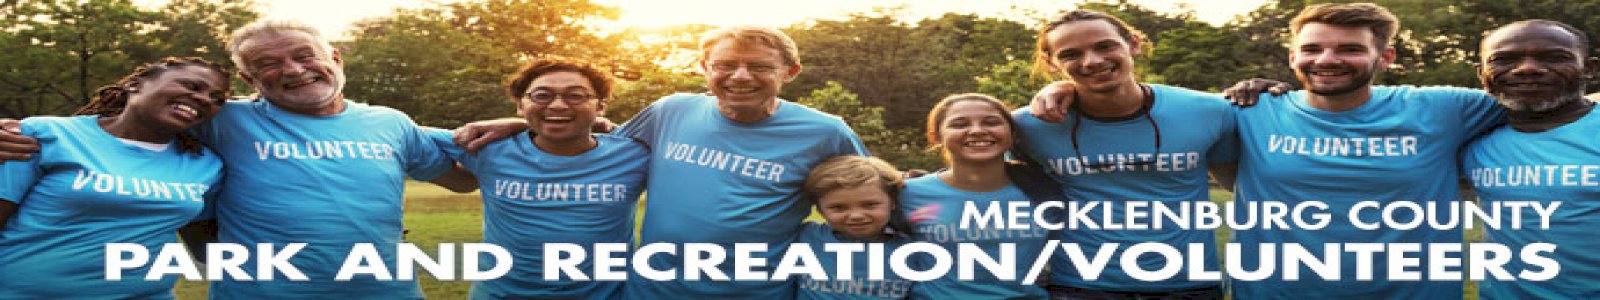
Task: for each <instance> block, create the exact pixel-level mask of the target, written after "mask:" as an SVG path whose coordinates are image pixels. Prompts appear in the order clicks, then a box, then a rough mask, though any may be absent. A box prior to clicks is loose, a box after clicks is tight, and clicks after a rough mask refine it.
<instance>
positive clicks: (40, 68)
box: [0, 0, 1600, 168]
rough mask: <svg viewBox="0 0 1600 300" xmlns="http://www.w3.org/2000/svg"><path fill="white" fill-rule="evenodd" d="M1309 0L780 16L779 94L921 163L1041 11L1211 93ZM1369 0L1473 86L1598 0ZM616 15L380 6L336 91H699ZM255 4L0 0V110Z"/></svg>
mask: <svg viewBox="0 0 1600 300" xmlns="http://www.w3.org/2000/svg"><path fill="white" fill-rule="evenodd" d="M1322 2H1329V1H1320V0H1318V1H1311V0H1271V1H1268V3H1267V4H1265V5H1263V6H1261V7H1258V8H1256V9H1255V10H1253V11H1251V12H1250V13H1248V14H1246V15H1241V16H1239V17H1237V18H1235V19H1233V20H1232V21H1229V22H1227V23H1224V24H1210V23H1206V22H1202V21H1200V20H1198V19H1197V18H1196V17H1195V16H1194V14H1193V13H1192V12H1183V11H1180V12H1159V11H1156V10H1153V9H1150V8H1147V7H1143V6H1141V5H1139V4H1137V3H1133V2H1129V1H1127V0H1116V1H1082V2H1078V3H1065V4H1062V5H1061V6H1060V7H1031V8H1024V9H1026V11H1037V12H1053V13H1050V14H1043V15H1036V16H1031V17H1033V18H1035V19H1031V20H1017V19H1016V18H1014V17H1013V18H1003V17H1001V16H986V15H978V14H970V13H950V14H944V15H940V16H935V17H932V18H927V19H908V18H905V17H903V15H905V14H904V13H902V12H903V11H904V8H881V9H877V10H873V11H867V12H859V13H854V14H849V15H845V16H842V17H840V18H834V19H825V20H812V21H806V22H802V23H799V24H794V25H790V26H787V27H784V28H782V29H783V30H784V31H785V32H786V33H788V34H789V35H791V36H792V37H793V38H794V39H795V41H796V42H797V43H798V44H799V48H800V50H801V51H800V55H801V60H802V61H803V62H804V64H805V66H804V67H805V68H804V72H803V73H802V74H801V75H800V76H799V78H797V79H796V80H795V81H794V82H793V83H790V84H788V85H787V86H785V88H784V90H783V91H782V94H781V95H782V97H783V98H784V99H790V100H794V101H797V102H801V103H805V104H808V105H813V106H815V107H818V108H819V109H822V110H824V111H828V112H831V113H834V114H837V115H840V116H841V117H843V118H844V119H846V120H848V121H849V122H850V124H851V125H852V126H855V127H856V129H857V131H858V132H859V133H861V135H862V136H863V139H864V140H866V141H867V143H868V144H869V145H868V146H869V147H870V148H871V149H872V150H873V151H874V153H876V154H879V155H880V156H884V157H886V158H888V159H889V160H890V161H892V162H895V163H897V164H900V165H902V166H912V167H923V168H931V167H935V166H937V164H938V162H937V159H936V158H935V157H933V156H932V155H930V154H928V153H926V152H923V151H921V149H923V148H925V145H924V144H923V142H922V141H921V138H920V137H921V132H922V130H923V128H922V126H923V122H924V118H925V117H926V114H927V111H928V109H929V108H931V106H932V104H933V102H935V101H937V100H938V99H940V98H942V97H944V96H946V95H949V94H955V93H964V92H982V93H988V94H992V95H994V96H996V97H998V98H1000V99H1003V100H1005V101H1007V102H1008V103H1011V104H1012V105H1016V106H1020V105H1023V104H1025V101H1026V100H1027V98H1028V97H1029V96H1030V95H1032V94H1033V92H1034V91H1036V90H1037V89H1038V88H1039V87H1040V86H1042V84H1043V83H1044V82H1045V81H1044V80H1043V79H1041V78H1034V77H1033V75H1032V74H1030V72H1029V71H1030V70H1031V69H1033V67H1034V66H1033V62H1032V60H1031V59H1032V56H1033V51H1034V47H1035V45H1034V43H1035V38H1036V34H1037V32H1036V31H1037V30H1038V29H1039V28H1040V26H1041V25H1042V24H1044V22H1045V21H1046V20H1048V19H1049V18H1051V17H1053V16H1054V14H1056V13H1059V12H1063V11H1066V10H1069V9H1074V8H1084V9H1094V10H1100V11H1103V12H1107V13H1110V14H1113V15H1116V16H1118V17H1120V18H1123V19H1124V20H1126V21H1127V22H1128V23H1130V24H1132V25H1133V26H1134V27H1136V28H1138V29H1140V30H1142V31H1144V32H1145V33H1147V34H1148V35H1149V36H1150V38H1151V41H1152V44H1151V45H1149V46H1151V48H1150V50H1152V51H1151V52H1150V53H1149V54H1148V55H1143V56H1139V57H1138V58H1137V62H1136V65H1137V68H1136V72H1138V74H1139V75H1138V76H1139V78H1140V80H1142V81H1146V82H1151V83H1163V84H1170V85H1177V86H1183V87H1188V88H1193V89H1198V90H1209V91H1219V90H1220V89H1222V88H1225V87H1227V86H1229V85H1231V84H1232V83H1233V82H1235V81H1237V80H1241V79H1246V78H1252V77H1259V78H1271V79H1277V80H1282V81H1290V82H1293V81H1294V77H1293V75H1292V73H1291V72H1290V71H1289V66H1288V64H1287V61H1288V57H1287V49H1286V48H1285V45H1286V43H1287V39H1288V32H1289V30H1288V28H1287V26H1288V23H1289V20H1290V19H1291V18H1293V17H1294V15H1295V14H1296V13H1297V12H1298V11H1299V10H1300V9H1302V8H1304V7H1306V6H1307V5H1310V4H1315V3H1322ZM1374 2H1377V3H1378V4H1380V5H1383V6H1385V7H1388V8H1389V9H1390V10H1392V11H1393V12H1394V13H1395V14H1396V15H1398V16H1399V17H1400V19H1401V28H1402V30H1401V32H1400V36H1399V40H1398V41H1397V42H1396V43H1395V44H1394V46H1395V47H1396V48H1397V52H1398V54H1399V57H1398V59H1396V61H1395V63H1394V65H1393V66H1392V68H1391V71H1390V72H1388V73H1387V74H1385V75H1384V76H1381V77H1380V78H1379V79H1378V80H1379V83H1380V84H1413V85H1454V86H1466V87H1475V86H1477V85H1478V82H1477V79H1476V75H1475V69H1474V62H1475V61H1476V60H1477V55H1478V51H1479V50H1478V43H1479V42H1481V40H1482V38H1483V33H1484V31H1486V30H1489V29H1491V28H1494V27H1495V26H1499V25H1503V24H1507V23H1510V22H1514V21H1517V20H1523V19H1532V18H1542V19H1551V20H1557V21H1561V22H1566V23H1568V24H1572V25H1574V26H1576V27H1578V28H1585V29H1590V28H1600V2H1593V1H1576V2H1575V1H1558V0H1515V1H1503V0H1500V1H1496V0H1459V1H1448V2H1441V1H1429V0H1378V1H1374ZM618 13H619V10H618V9H617V8H615V7H609V6H605V5H602V4H598V3H596V2H592V1H589V0H538V1H534V0H468V1H460V2H453V3H448V4H433V5H432V6H430V7H422V8H413V9H403V10H396V11H394V12H393V13H392V14H390V15H387V16H382V17H378V18H374V19H369V20H366V21H363V22H360V23H359V24H357V25H356V26H355V28H354V29H353V30H352V34H351V35H350V38H349V40H345V41H339V42H337V43H336V46H338V47H339V48H340V50H341V51H342V53H343V55H344V58H345V62H346V64H345V66H346V74H347V75H348V76H349V78H350V81H349V83H348V84H347V86H346V90H345V94H346V95H347V96H348V97H349V98H351V99H354V100H357V101H365V102H369V103H373V104H378V105H386V106H391V107H395V108H398V109H400V110H402V111H405V112H407V113H410V114H411V115H412V116H413V117H414V118H415V119H416V120H417V121H418V123H421V124H425V125H432V126H440V127H454V126H458V125H460V124H463V123H465V122H470V121H474V120H481V119H489V118H498V117H507V116H511V115H513V114H514V106H513V105H512V102H510V101H507V97H506V95H505V94H506V93H505V92H504V91H503V88H502V87H501V84H502V81H503V80H505V77H506V76H507V75H509V74H510V73H511V72H512V71H514V70H516V68H517V67H518V66H519V65H520V64H521V63H522V62H524V61H527V60H529V59H534V58H539V57H567V58H576V59H582V60H588V61H591V62H594V63H596V64H598V65H600V66H604V67H606V68H608V69H609V70H610V71H611V72H612V73H613V74H614V75H616V76H617V77H619V78H621V80H620V81H619V85H618V87H617V89H616V93H615V95H614V96H613V97H612V99H608V100H607V101H609V104H610V105H609V108H610V109H609V110H610V112H608V114H607V116H608V117H610V118H612V119H613V120H615V121H616V122H623V121H626V120H627V119H628V118H631V117H632V116H633V114H635V113H636V112H638V111H639V110H641V109H643V108H644V107H645V106H647V105H649V103H651V102H652V101H654V100H656V99H658V98H660V97H662V96H666V95H668V94H671V93H674V92H691V93H698V92H704V91H705V88H704V85H705V82H704V79H703V78H702V77H701V75H700V74H699V70H698V64H697V63H696V60H697V59H698V58H699V57H698V55H697V53H698V51H699V49H698V47H699V45H698V44H697V42H696V37H697V36H698V35H699V34H700V33H702V32H704V31H706V30H709V29H712V28H713V27H712V26H708V25H694V24H689V25H681V26H674V27H670V28H643V29H641V28H632V29H626V30H611V29H606V28H601V27H600V26H598V25H597V24H601V23H603V22H606V21H611V20H614V19H615V18H616V17H617V16H618ZM259 16H260V13H259V12H258V8H257V7H256V5H255V4H254V3H252V2H250V1H220V0H173V1H169V2H166V4H164V5H162V6H159V7H143V6H139V5H135V4H134V3H133V2H132V0H74V1H61V0H6V1H0V62H3V63H0V117H8V118H17V117H24V116H30V115H48V114H65V113H69V112H71V111H72V109H73V108H75V107H77V106H79V105H82V104H83V103H84V100H85V99H87V97H88V95H89V94H90V93H91V92H92V91H93V89H94V88H96V87H98V86H101V85H105V84H108V83H111V82H113V81H115V80H116V79H117V78H118V77H120V76H123V75H125V74H127V73H128V72H129V71H131V70H132V69H133V68H134V67H135V66H136V65H137V64H138V63H142V62H148V61H153V60H155V59H157V58H160V57H163V56H201V57H205V58H207V59H211V60H214V61H219V62H226V61H227V54H226V53H224V52H225V51H224V44H223V43H224V41H225V39H226V34H227V33H228V32H230V31H232V30H233V29H235V28H238V27H239V26H242V25H243V24H245V23H248V22H250V21H253V20H255V19H256V18H258V17H259ZM1588 34H1589V38H1590V40H1600V36H1596V33H1595V32H1590V33H1588ZM1592 44H1600V43H1592ZM1591 50H1592V49H1591ZM235 82H238V81H237V80H236V81H235ZM1590 87H1591V88H1594V87H1600V86H1597V85H1596V83H1595V82H1590ZM236 91H237V92H240V93H248V92H249V91H247V90H246V88H245V87H243V86H239V87H237V88H236Z"/></svg>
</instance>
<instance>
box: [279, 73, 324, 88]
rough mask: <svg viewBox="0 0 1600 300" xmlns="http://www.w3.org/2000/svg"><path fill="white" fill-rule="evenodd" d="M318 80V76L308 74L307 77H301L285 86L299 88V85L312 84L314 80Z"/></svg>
mask: <svg viewBox="0 0 1600 300" xmlns="http://www.w3.org/2000/svg"><path fill="white" fill-rule="evenodd" d="M316 81H317V77H316V76H308V77H306V78H305V79H301V80H300V81H298V82H290V83H288V84H284V87H287V88H297V87H300V86H302V85H307V84H311V83H312V82H316Z"/></svg>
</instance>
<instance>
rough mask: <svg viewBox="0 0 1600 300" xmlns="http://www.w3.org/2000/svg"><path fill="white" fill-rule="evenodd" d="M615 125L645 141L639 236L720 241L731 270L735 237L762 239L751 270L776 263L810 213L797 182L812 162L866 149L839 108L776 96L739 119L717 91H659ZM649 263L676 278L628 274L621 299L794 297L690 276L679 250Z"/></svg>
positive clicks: (779, 288) (765, 285)
mask: <svg viewBox="0 0 1600 300" xmlns="http://www.w3.org/2000/svg"><path fill="white" fill-rule="evenodd" d="M615 134H618V135H621V136H626V137H631V138H634V139H637V140H640V141H642V142H644V143H645V144H646V145H648V146H649V147H650V148H651V154H650V155H651V158H650V179H649V181H650V187H649V192H648V193H647V194H648V200H646V201H645V203H646V204H645V211H644V214H645V215H644V220H643V223H644V224H642V226H641V228H640V233H639V240H640V242H641V243H644V244H650V243H674V244H676V245H680V246H681V245H682V243H714V244H719V245H722V246H723V247H725V249H726V250H727V252H728V254H729V255H728V256H727V257H728V258H729V259H728V260H726V261H725V263H723V264H719V265H718V268H719V269H720V270H722V272H723V273H724V274H726V275H728V276H730V277H731V276H733V275H734V273H733V272H732V270H733V263H732V260H733V259H732V258H733V257H734V256H733V255H732V254H733V253H732V252H733V251H732V250H733V244H734V243H766V244H767V245H768V247H767V252H765V253H758V254H757V255H756V256H757V257H761V258H765V259H766V261H767V268H764V269H762V268H758V269H757V270H761V271H766V272H770V271H771V270H772V267H773V266H774V265H775V264H777V263H778V261H779V258H780V257H781V254H782V253H783V252H784V250H785V249H786V248H787V246H788V244H789V243H790V242H791V241H793V239H794V237H795V235H796V234H798V233H799V232H800V228H801V220H804V219H805V218H806V216H807V215H808V214H809V213H810V212H811V206H812V203H811V201H808V200H805V199H804V197H801V196H800V188H801V185H802V184H803V183H804V181H805V176H806V173H808V172H810V171H811V167H812V166H814V165H816V164H817V163H819V162H821V161H822V160H824V159H827V158H830V157H833V156H837V155H844V154H852V155H865V154H866V147H865V146H862V145H861V140H860V138H858V137H856V135H855V133H854V132H852V131H850V127H848V126H846V125H845V124H844V121H842V120H840V119H839V118H838V117H834V116H832V115H828V114H826V113H823V112H820V111H817V110H814V109H811V108H808V107H805V106H802V105H799V104H795V103H793V102H789V101H785V100H781V99H780V100H778V108H777V111H776V112H775V113H773V115H772V116H770V117H767V118H766V119H762V120H759V121H755V122H750V123H739V122H735V121H733V120H729V119H728V118H727V117H725V116H723V115H722V114H721V113H719V112H718V109H717V99H716V98H715V97H712V96H709V95H700V94H676V95H672V96H667V97H665V98H662V99H661V100H657V101H656V102H655V103H654V104H651V105H650V107H647V108H645V110H644V111H641V112H639V114H638V115H636V116H634V117H633V119H632V120H629V121H628V123H626V124H623V125H622V127H621V128H618V129H617V132H616V133H615ZM679 253H680V254H681V253H682V252H681V251H680V252H679ZM649 263H650V266H651V267H652V268H654V269H656V270H668V269H671V270H674V272H676V273H677V274H678V275H679V276H677V278H678V280H674V281H652V280H649V279H646V278H643V277H641V276H640V275H638V274H636V273H634V274H630V276H629V280H628V283H627V287H625V288H624V289H625V291H624V294H625V296H626V297H627V298H629V299H669V298H681V297H686V296H690V295H693V297H704V298H712V299H717V298H738V299H791V298H793V297H794V289H793V284H792V282H789V281H781V280H780V281H712V280H708V279H704V278H703V279H702V280H698V281H688V280H683V278H685V277H684V276H683V275H682V274H683V272H684V270H685V269H684V267H683V258H682V257H681V256H677V255H665V254H662V255H654V256H652V257H651V258H650V259H649ZM632 267H633V268H635V269H636V268H639V267H641V266H632Z"/></svg>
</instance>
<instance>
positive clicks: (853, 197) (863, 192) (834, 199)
mask: <svg viewBox="0 0 1600 300" xmlns="http://www.w3.org/2000/svg"><path fill="white" fill-rule="evenodd" d="M888 200H889V194H888V193H885V192H884V191H883V187H881V186H880V184H879V183H878V181H876V180H873V181H869V182H866V183H862V184H861V185H858V186H854V187H848V188H841V189H836V190H832V191H828V192H827V193H826V194H823V195H822V197H820V198H818V199H817V204H823V205H827V204H834V203H837V204H845V203H856V202H868V201H888Z"/></svg>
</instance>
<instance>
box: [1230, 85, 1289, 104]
mask: <svg viewBox="0 0 1600 300" xmlns="http://www.w3.org/2000/svg"><path fill="white" fill-rule="evenodd" d="M1293 90H1294V85H1293V84H1289V83H1288V82H1282V81H1277V80H1272V79H1266V78H1250V79H1245V80H1240V81H1239V83H1235V84H1233V86H1232V87H1229V88H1228V89H1227V90H1223V91H1222V98H1226V99H1228V100H1233V101H1230V102H1232V103H1233V105H1237V106H1243V107H1249V106H1253V105H1256V101H1257V100H1260V98H1261V93H1272V95H1273V96H1278V95H1283V93H1288V92H1289V91H1293Z"/></svg>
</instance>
